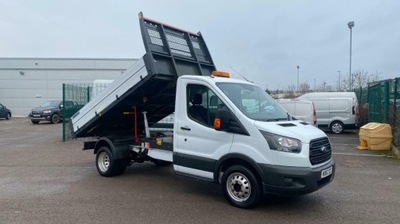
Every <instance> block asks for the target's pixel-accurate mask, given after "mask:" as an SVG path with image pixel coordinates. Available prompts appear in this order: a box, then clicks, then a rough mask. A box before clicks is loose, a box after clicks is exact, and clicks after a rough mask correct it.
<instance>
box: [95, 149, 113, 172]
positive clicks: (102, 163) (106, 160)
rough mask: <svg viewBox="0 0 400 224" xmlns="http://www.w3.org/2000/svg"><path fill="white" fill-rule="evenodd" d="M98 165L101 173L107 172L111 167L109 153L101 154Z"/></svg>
mask: <svg viewBox="0 0 400 224" xmlns="http://www.w3.org/2000/svg"><path fill="white" fill-rule="evenodd" d="M97 165H98V167H99V169H100V170H101V172H106V171H107V170H108V168H109V167H110V157H109V156H108V154H107V153H105V152H101V153H100V155H99V158H98V161H97Z"/></svg>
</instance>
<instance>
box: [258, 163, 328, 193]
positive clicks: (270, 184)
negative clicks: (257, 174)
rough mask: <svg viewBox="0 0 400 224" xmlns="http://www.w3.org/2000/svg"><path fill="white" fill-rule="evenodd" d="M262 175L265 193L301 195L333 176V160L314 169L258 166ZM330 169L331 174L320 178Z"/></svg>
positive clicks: (320, 186) (322, 184)
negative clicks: (323, 172)
mask: <svg viewBox="0 0 400 224" xmlns="http://www.w3.org/2000/svg"><path fill="white" fill-rule="evenodd" d="M260 167H261V169H262V171H263V173H264V178H263V188H264V192H265V193H271V194H277V195H287V196H291V195H303V194H307V193H311V192H314V191H316V190H318V189H320V188H322V187H324V186H326V185H327V184H328V183H330V182H331V181H332V180H333V178H334V176H335V160H334V159H331V160H330V161H329V162H328V163H326V164H325V165H323V166H319V167H316V168H304V167H286V166H273V165H266V164H260ZM329 167H332V174H330V175H329V176H327V177H324V178H321V173H322V171H323V170H326V169H329Z"/></svg>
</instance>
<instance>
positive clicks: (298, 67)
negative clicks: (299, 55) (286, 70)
mask: <svg viewBox="0 0 400 224" xmlns="http://www.w3.org/2000/svg"><path fill="white" fill-rule="evenodd" d="M299 69H300V66H298V65H297V91H299Z"/></svg>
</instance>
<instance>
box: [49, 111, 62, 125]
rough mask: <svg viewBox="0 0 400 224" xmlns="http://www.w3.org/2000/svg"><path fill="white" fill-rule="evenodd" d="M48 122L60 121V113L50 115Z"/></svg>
mask: <svg viewBox="0 0 400 224" xmlns="http://www.w3.org/2000/svg"><path fill="white" fill-rule="evenodd" d="M50 122H51V123H52V124H57V123H58V122H60V115H58V114H57V113H56V114H53V115H51V118H50Z"/></svg>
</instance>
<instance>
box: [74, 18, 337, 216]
mask: <svg viewBox="0 0 400 224" xmlns="http://www.w3.org/2000/svg"><path fill="white" fill-rule="evenodd" d="M139 23H140V28H141V32H142V38H143V42H144V46H145V50H146V53H145V55H144V56H143V57H142V58H141V59H139V60H138V61H137V62H136V63H135V64H134V65H133V66H132V67H131V68H129V69H128V70H127V71H126V72H124V73H123V74H122V75H121V77H119V78H118V79H116V80H115V81H114V82H112V83H111V84H110V85H109V86H108V87H107V88H106V89H105V90H104V91H103V92H101V93H100V94H99V95H98V96H96V97H95V98H94V99H92V100H91V101H90V102H88V103H87V104H86V105H85V106H84V107H83V108H81V109H80V110H79V111H78V112H77V113H76V114H74V115H73V117H72V118H71V119H70V126H71V133H72V136H73V137H74V138H85V141H84V143H83V149H84V150H88V149H94V154H95V155H96V163H95V164H96V167H97V170H98V172H99V174H100V175H102V176H105V177H111V176H116V175H120V174H122V173H123V172H124V171H125V170H126V168H127V166H129V165H131V164H133V163H141V162H145V161H150V162H154V163H155V165H157V166H163V165H169V164H172V165H173V169H174V171H175V173H176V174H179V175H184V176H188V177H194V178H198V179H202V180H206V181H210V182H216V183H220V184H221V186H222V190H223V193H224V196H225V198H226V199H227V200H228V201H229V202H230V203H231V204H232V205H234V206H237V207H241V208H250V207H253V206H255V205H256V204H257V203H258V202H259V200H260V199H261V198H262V196H263V195H264V194H266V193H268V194H277V195H284V196H291V195H302V194H307V193H311V192H313V191H316V190H318V189H320V188H322V187H324V186H326V185H327V184H328V183H330V182H331V181H332V180H333V178H334V174H335V161H334V159H333V158H332V149H331V144H330V141H329V139H328V137H327V136H326V134H325V133H324V132H322V131H321V130H319V129H318V128H316V127H314V126H313V125H310V124H308V123H306V122H303V121H299V120H295V119H293V118H292V117H291V116H290V115H289V114H287V113H286V112H285V110H284V109H283V108H282V107H281V106H279V104H278V103H276V102H275V100H274V99H273V98H272V97H270V96H269V95H268V94H267V93H266V92H265V91H264V90H262V89H261V88H260V87H258V86H257V85H255V84H253V83H251V82H248V81H242V80H238V79H233V78H230V75H229V73H226V72H222V71H217V70H216V67H215V65H214V62H213V60H212V58H211V55H210V52H209V50H208V49H207V46H206V44H205V42H204V39H203V36H202V35H201V33H200V32H198V33H192V32H188V31H185V30H183V29H179V28H176V27H173V26H170V25H167V24H164V23H161V22H158V21H155V20H152V19H149V18H145V17H144V16H143V14H142V13H139ZM171 113H174V125H173V131H172V132H170V133H159V132H158V133H153V132H151V131H150V128H151V127H152V126H154V125H155V124H156V123H157V122H158V121H160V120H161V119H163V118H164V117H166V116H168V115H170V114H171ZM87 137H91V138H87Z"/></svg>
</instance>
